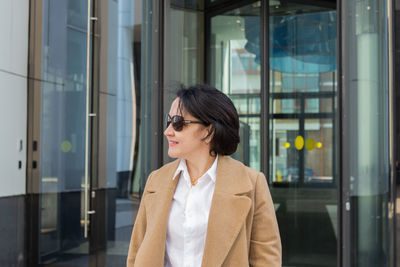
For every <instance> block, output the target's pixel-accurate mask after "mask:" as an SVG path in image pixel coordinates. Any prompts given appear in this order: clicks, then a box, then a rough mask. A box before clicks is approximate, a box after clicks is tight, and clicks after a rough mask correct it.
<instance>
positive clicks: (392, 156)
mask: <svg viewBox="0 0 400 267" xmlns="http://www.w3.org/2000/svg"><path fill="white" fill-rule="evenodd" d="M392 5H393V1H391V0H387V1H386V7H387V33H388V47H387V49H388V53H387V57H388V89H389V95H388V97H389V99H388V101H389V107H388V108H389V110H388V112H389V166H390V167H389V170H390V173H389V175H390V176H389V188H390V191H389V203H388V204H389V205H388V219H389V223H388V226H389V227H388V228H389V229H388V231H389V239H390V240H389V266H395V265H396V263H395V262H396V227H395V226H396V213H395V203H396V180H395V178H396V162H395V161H396V151H395V148H396V144H395V137H394V134H395V131H396V129H395V127H396V126H395V121H394V114H395V113H394V112H395V109H394V101H395V94H394V71H393V68H394V64H393V60H394V38H393V33H394V29H393V20H394V16H393V15H394V13H393V6H392ZM390 233H392V234H390Z"/></svg>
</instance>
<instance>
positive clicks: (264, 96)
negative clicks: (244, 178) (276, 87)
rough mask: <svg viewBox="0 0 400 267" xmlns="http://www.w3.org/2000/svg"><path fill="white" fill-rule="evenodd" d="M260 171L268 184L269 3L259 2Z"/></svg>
mask: <svg viewBox="0 0 400 267" xmlns="http://www.w3.org/2000/svg"><path fill="white" fill-rule="evenodd" d="M260 21H261V27H260V28H261V38H260V40H261V44H260V49H261V171H262V172H264V173H265V177H267V182H269V180H270V179H269V157H270V153H269V144H270V142H269V119H268V118H269V113H270V110H269V97H270V95H269V78H270V77H269V73H270V69H269V3H268V1H261V20H260Z"/></svg>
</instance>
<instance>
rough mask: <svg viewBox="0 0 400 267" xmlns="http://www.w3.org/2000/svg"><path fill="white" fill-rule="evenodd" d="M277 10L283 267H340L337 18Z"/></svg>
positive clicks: (294, 6)
mask: <svg viewBox="0 0 400 267" xmlns="http://www.w3.org/2000/svg"><path fill="white" fill-rule="evenodd" d="M270 3H274V4H273V8H270V14H269V15H270V33H269V34H270V36H269V37H270V53H269V56H270V58H269V67H270V77H269V78H270V79H269V80H270V88H269V91H270V93H269V103H270V105H269V106H270V120H269V129H270V135H269V137H270V140H269V142H270V146H269V147H270V151H269V155H270V159H269V163H270V168H269V171H270V175H269V182H270V186H271V194H272V197H273V199H274V203H275V206H276V214H277V219H278V223H279V228H280V233H281V238H282V248H283V265H284V266H336V265H337V251H336V247H337V240H338V227H337V210H338V208H337V187H336V180H337V175H336V173H337V171H336V168H337V164H336V162H335V157H336V150H337V142H336V140H335V136H336V134H335V132H336V127H335V124H336V119H335V118H336V116H337V113H336V102H337V95H336V84H337V82H336V51H337V50H336V40H337V36H336V27H337V26H336V11H335V10H332V9H330V8H329V6H326V7H324V6H323V5H318V6H311V5H303V4H298V3H297V2H296V3H294V2H293V3H291V2H290V1H289V2H285V5H280V4H279V1H270Z"/></svg>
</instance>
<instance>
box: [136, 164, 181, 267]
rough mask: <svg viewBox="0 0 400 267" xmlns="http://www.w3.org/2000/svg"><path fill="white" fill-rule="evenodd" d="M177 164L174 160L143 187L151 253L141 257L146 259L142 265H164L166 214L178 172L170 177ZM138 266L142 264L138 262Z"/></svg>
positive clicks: (167, 214)
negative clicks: (155, 180) (155, 179)
mask: <svg viewBox="0 0 400 267" xmlns="http://www.w3.org/2000/svg"><path fill="white" fill-rule="evenodd" d="M178 165H179V160H176V161H175V162H173V163H172V164H171V165H169V168H167V169H165V170H163V172H162V173H160V174H159V175H157V176H159V177H158V178H161V179H158V181H157V182H154V181H149V184H148V186H147V187H146V189H145V191H146V192H145V194H146V195H145V199H144V205H145V207H146V210H147V211H150V212H146V221H147V222H148V223H147V229H146V232H147V233H149V235H148V236H147V238H148V244H150V246H149V247H150V248H151V253H150V254H148V255H146V257H143V258H142V259H145V260H146V261H145V262H144V263H145V264H143V266H164V254H165V240H166V236H167V224H168V216H169V211H170V208H171V203H172V198H173V196H174V192H175V188H176V185H177V183H178V181H179V177H180V173H178V174H177V176H176V177H175V179H172V178H173V175H174V173H175V171H176V169H177V168H178ZM135 266H136V265H135ZM138 266H142V265H141V264H138Z"/></svg>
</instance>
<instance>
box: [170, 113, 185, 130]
mask: <svg viewBox="0 0 400 267" xmlns="http://www.w3.org/2000/svg"><path fill="white" fill-rule="evenodd" d="M183 124H184V119H183V117H181V116H177V115H175V116H173V117H172V127H173V128H174V130H175V131H178V132H179V131H182V128H183Z"/></svg>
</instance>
